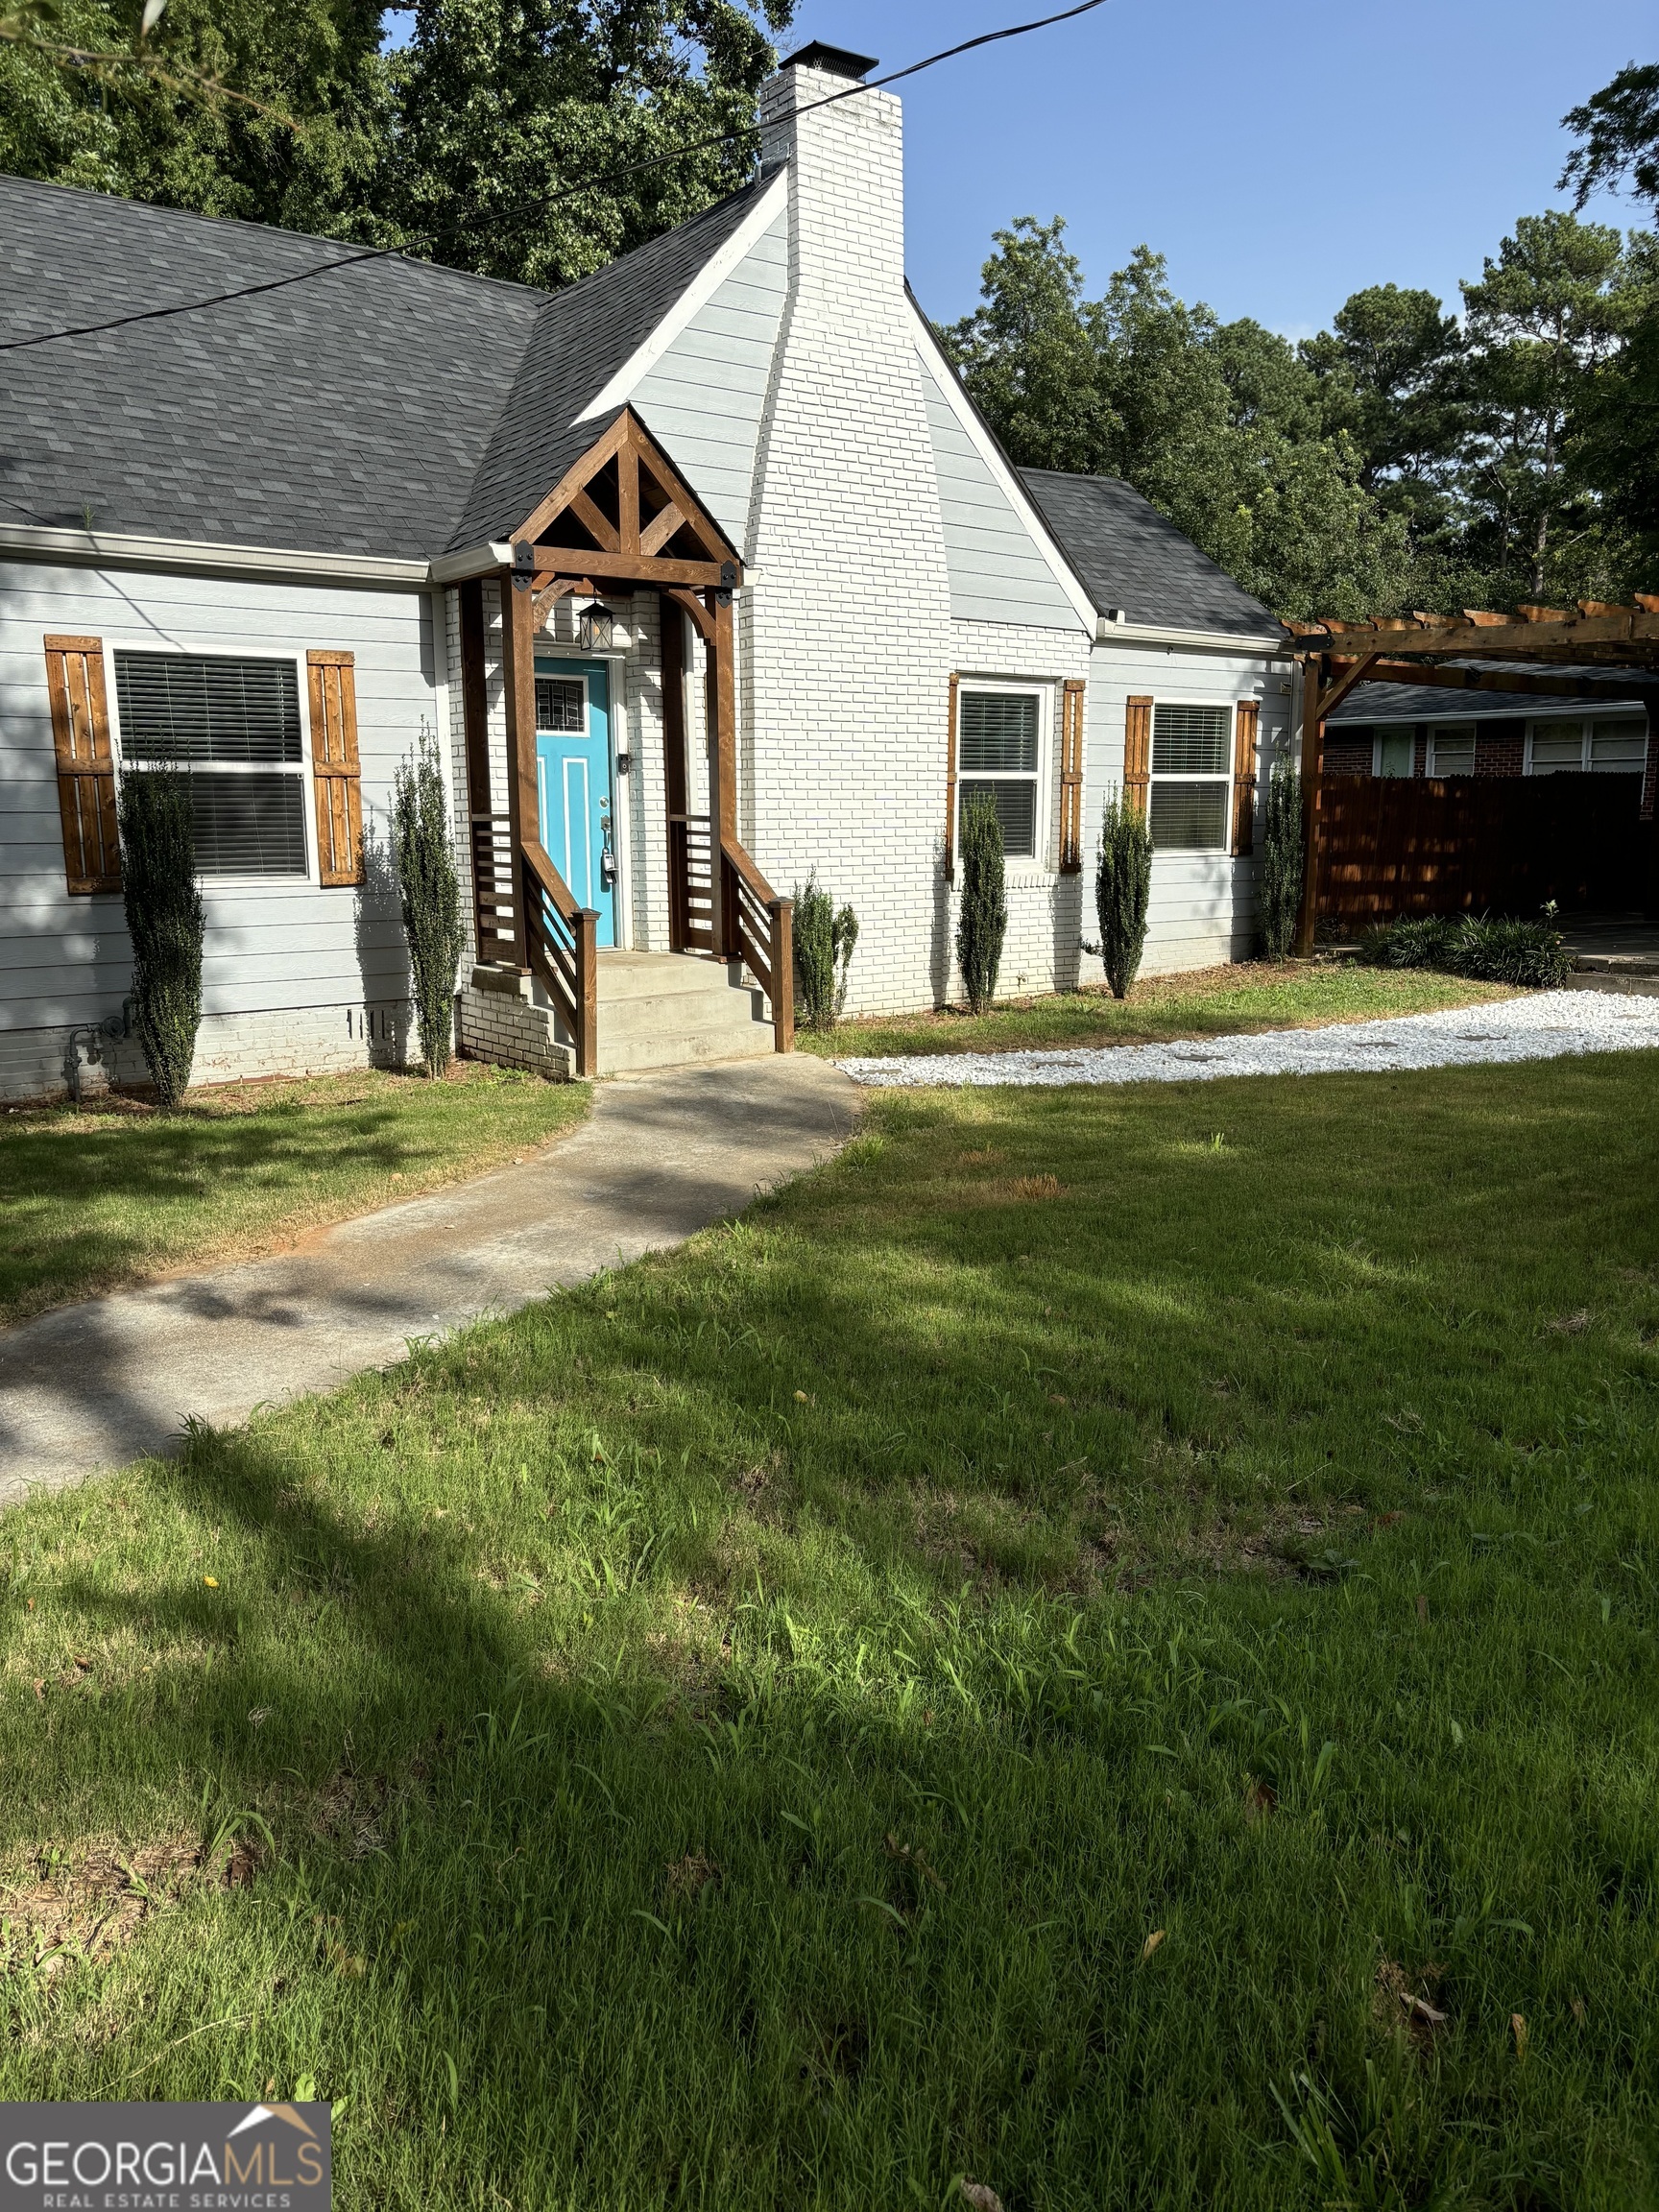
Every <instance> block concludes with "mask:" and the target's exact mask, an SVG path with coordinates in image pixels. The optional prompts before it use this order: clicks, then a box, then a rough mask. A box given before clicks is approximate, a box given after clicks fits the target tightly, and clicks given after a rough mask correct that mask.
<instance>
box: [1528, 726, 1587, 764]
mask: <svg viewBox="0 0 1659 2212" xmlns="http://www.w3.org/2000/svg"><path fill="white" fill-rule="evenodd" d="M1527 754H1528V757H1527V770H1528V773H1529V774H1531V775H1533V776H1560V775H1563V774H1571V773H1575V772H1576V771H1577V770H1579V769H1581V768H1582V767H1583V765H1584V725H1583V723H1582V722H1579V721H1576V720H1575V721H1572V722H1566V721H1560V722H1534V723H1533V725H1532V729H1531V742H1530V744H1529V746H1528V748H1527Z"/></svg>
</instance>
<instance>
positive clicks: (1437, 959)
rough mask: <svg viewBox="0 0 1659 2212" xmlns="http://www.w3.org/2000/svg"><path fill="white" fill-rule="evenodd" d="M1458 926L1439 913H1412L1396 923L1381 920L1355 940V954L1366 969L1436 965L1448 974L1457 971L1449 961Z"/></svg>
mask: <svg viewBox="0 0 1659 2212" xmlns="http://www.w3.org/2000/svg"><path fill="white" fill-rule="evenodd" d="M1457 928H1458V925H1457V924H1456V923H1455V922H1454V921H1452V920H1450V919H1449V918H1448V917H1447V916H1445V915H1443V914H1430V915H1425V916H1417V915H1412V916H1409V917H1407V919H1406V920H1404V921H1400V922H1385V923H1383V925H1382V926H1381V927H1379V928H1376V929H1367V930H1366V932H1365V934H1364V936H1363V937H1361V938H1360V940H1359V957H1360V959H1361V960H1363V961H1364V962H1365V964H1366V966H1367V967H1368V968H1438V969H1440V970H1442V971H1443V972H1445V973H1446V974H1454V975H1455V974H1456V973H1457V970H1456V968H1455V964H1454V960H1453V948H1454V946H1455V941H1456V936H1457Z"/></svg>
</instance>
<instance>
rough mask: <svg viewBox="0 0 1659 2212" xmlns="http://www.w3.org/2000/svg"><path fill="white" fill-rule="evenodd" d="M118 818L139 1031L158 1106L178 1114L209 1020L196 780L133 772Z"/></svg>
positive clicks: (125, 780) (123, 788) (158, 771)
mask: <svg viewBox="0 0 1659 2212" xmlns="http://www.w3.org/2000/svg"><path fill="white" fill-rule="evenodd" d="M116 816H117V822H118V826H119V829H120V834H121V899H122V903H123V904H124V906H125V907H126V909H127V935H128V937H129V939H130V940H131V942H132V1027H133V1031H134V1033H135V1034H136V1036H137V1039H138V1047H139V1050H140V1051H141V1052H142V1053H143V1055H144V1065H145V1066H146V1067H147V1068H148V1069H149V1070H150V1079H151V1081H152V1082H153V1083H154V1084H155V1086H156V1104H157V1105H158V1106H159V1107H160V1108H161V1110H162V1112H163V1113H171V1112H172V1111H173V1109H174V1108H175V1107H176V1106H177V1105H178V1104H179V1101H180V1099H181V1098H182V1097H183V1095H184V1090H185V1086H186V1085H187V1084H188V1082H189V1080H190V1063H191V1061H192V1060H194V1059H195V1057H196V1032H197V1029H198V1028H199V1027H200V1026H201V1022H202V939H203V936H204V930H205V926H206V917H205V915H204V910H203V905H202V893H201V891H200V889H199V888H198V886H197V882H196V829H195V823H194V820H193V818H192V814H191V807H190V784H189V781H188V779H187V778H185V777H183V776H180V775H179V774H177V773H176V772H175V771H174V770H172V769H170V768H133V769H129V770H128V771H127V773H126V774H125V775H124V776H123V777H122V778H121V782H120V788H119V791H118V793H117V797H116Z"/></svg>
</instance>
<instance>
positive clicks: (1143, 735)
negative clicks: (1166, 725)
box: [1123, 698, 1152, 820]
mask: <svg viewBox="0 0 1659 2212" xmlns="http://www.w3.org/2000/svg"><path fill="white" fill-rule="evenodd" d="M1150 781H1152V702H1151V700H1150V699H1138V698H1132V699H1129V700H1127V701H1125V703H1124V710H1123V797H1124V799H1125V801H1126V802H1127V804H1128V805H1129V807H1130V810H1131V811H1132V812H1133V813H1136V814H1139V815H1140V816H1141V817H1142V820H1144V819H1145V814H1146V786H1147V784H1148V783H1150Z"/></svg>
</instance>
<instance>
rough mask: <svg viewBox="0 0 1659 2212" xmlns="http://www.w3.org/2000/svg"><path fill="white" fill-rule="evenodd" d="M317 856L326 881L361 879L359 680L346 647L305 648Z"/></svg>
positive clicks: (361, 822) (353, 881)
mask: <svg viewBox="0 0 1659 2212" xmlns="http://www.w3.org/2000/svg"><path fill="white" fill-rule="evenodd" d="M305 664H306V667H307V668H308V670H309V671H310V678H311V780H312V782H313V784H314V785H315V787H316V792H317V859H318V864H319V866H320V868H321V870H322V880H323V881H324V882H325V883H360V882H361V881H362V880H363V795H362V789H361V774H360V771H359V769H358V765H357V680H356V677H355V676H354V674H353V673H352V667H353V662H352V657H351V655H350V654H349V653H307V654H306V656H305Z"/></svg>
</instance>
